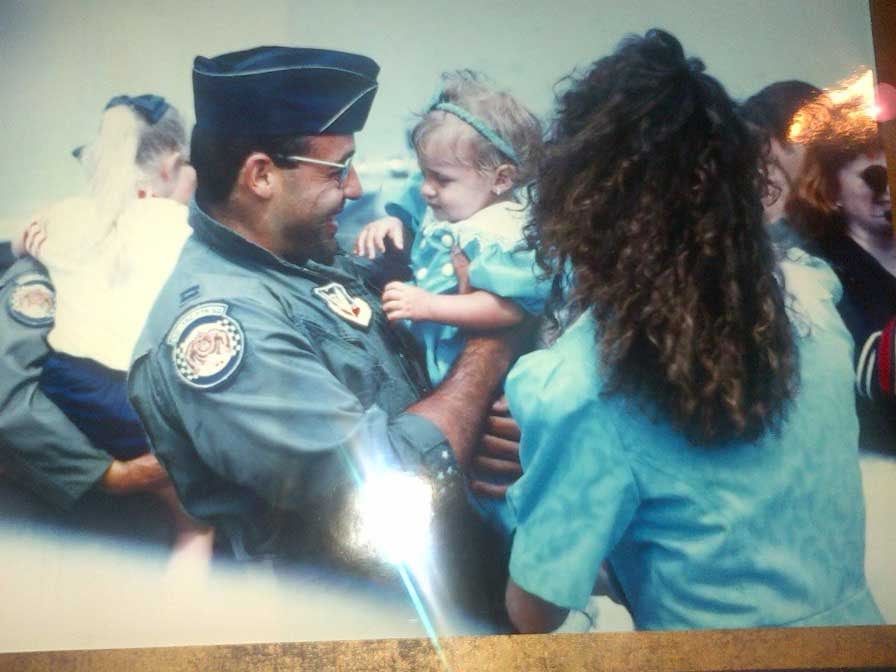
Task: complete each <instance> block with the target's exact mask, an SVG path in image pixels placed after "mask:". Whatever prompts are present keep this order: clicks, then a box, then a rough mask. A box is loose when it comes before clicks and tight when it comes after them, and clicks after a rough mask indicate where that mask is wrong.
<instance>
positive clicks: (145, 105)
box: [103, 93, 171, 125]
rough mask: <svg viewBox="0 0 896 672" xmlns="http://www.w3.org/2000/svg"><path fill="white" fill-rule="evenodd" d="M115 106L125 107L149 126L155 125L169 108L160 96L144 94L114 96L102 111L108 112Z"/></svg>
mask: <svg viewBox="0 0 896 672" xmlns="http://www.w3.org/2000/svg"><path fill="white" fill-rule="evenodd" d="M116 105H127V106H128V107H130V108H131V109H132V110H134V112H136V113H137V114H139V115H140V116H141V117H143V118H144V119H145V120H146V123H148V124H149V125H153V124H155V123H157V122H158V121H159V119H161V118H162V117H163V116H164V114H165V112H167V111H168V108H169V107H171V106H170V105H169V104H168V103H167V101H166V100H165V99H164V98H162V96H156V95H153V94H151V93H144V94H143V95H142V96H115V97H114V98H111V99H110V100H109V102H108V103H106V107H104V108H103V109H104V110H108V109H109V108H110V107H115V106H116Z"/></svg>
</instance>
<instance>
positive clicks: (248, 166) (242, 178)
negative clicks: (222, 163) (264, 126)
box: [237, 152, 279, 200]
mask: <svg viewBox="0 0 896 672" xmlns="http://www.w3.org/2000/svg"><path fill="white" fill-rule="evenodd" d="M275 168H276V166H274V162H273V161H271V157H270V156H268V155H267V154H265V153H264V152H252V153H251V154H250V155H249V156H247V157H246V160H245V161H244V162H243V167H242V168H240V172H239V176H238V177H237V184H239V185H240V186H242V187H243V188H244V189H246V190H248V191H249V192H251V193H252V194H254V195H255V196H257V197H258V198H262V199H265V200H267V199H269V198H271V197H272V196H273V195H274V190H275V189H276V186H277V183H278V179H279V175H278V173H277V171H276V170H275Z"/></svg>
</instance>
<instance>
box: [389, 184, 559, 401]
mask: <svg viewBox="0 0 896 672" xmlns="http://www.w3.org/2000/svg"><path fill="white" fill-rule="evenodd" d="M415 190H416V191H415ZM418 190H419V185H418V184H417V182H415V181H413V180H412V181H411V182H410V183H409V186H408V187H407V190H406V193H405V195H403V196H402V197H401V198H400V199H399V200H398V201H396V202H393V203H390V204H389V205H388V206H387V207H386V211H387V212H389V213H390V214H394V215H396V216H398V217H399V218H401V219H402V221H404V222H405V224H407V225H408V226H409V228H411V229H412V230H414V243H413V245H412V247H411V269H412V271H413V273H414V280H413V282H414V283H415V284H416V285H417V286H418V287H421V288H423V289H425V290H426V291H428V292H432V293H434V294H456V293H457V277H456V275H455V273H454V266H453V265H452V263H451V250H452V248H453V247H454V246H458V247H460V248H461V249H462V250H463V251H464V253H465V254H466V255H467V258H469V260H470V266H469V272H470V285H471V286H472V287H473V288H474V289H482V290H485V291H487V292H491V293H492V294H495V295H497V296H500V297H503V298H505V299H512V300H513V301H515V302H516V303H517V304H518V305H519V306H520V307H521V308H523V309H524V310H526V311H528V312H529V313H533V314H538V313H540V312H541V311H542V309H543V307H544V303H545V301H546V299H547V297H548V295H549V293H550V282H549V281H546V280H542V279H540V278H539V270H538V268H537V266H536V264H535V253H534V252H533V251H531V250H526V249H524V244H523V228H524V227H525V225H526V217H527V215H528V210H527V209H526V208H525V206H523V205H520V204H519V203H515V202H509V201H505V202H501V203H495V204H494V205H491V206H489V207H487V208H483V209H482V210H480V211H479V212H477V213H476V214H474V215H473V216H472V217H470V218H469V219H466V220H463V221H460V222H453V223H452V222H439V221H436V220H435V219H434V218H433V214H432V210H431V209H429V208H426V204H425V203H424V202H423V201H422V199H421V198H419V196H418V195H416V194H417V193H419V192H418ZM408 327H409V328H410V330H411V332H412V333H413V334H414V336H415V337H416V339H417V340H418V342H419V343H420V344H421V345H422V346H423V348H424V351H425V353H426V354H425V356H426V368H427V371H428V372H429V377H430V380H431V381H432V384H433V385H438V384H439V382H441V381H442V379H443V378H444V377H445V375H446V374H447V373H448V371H449V370H450V369H451V365H452V364H453V363H454V360H455V359H457V356H458V355H459V354H460V352H461V350H463V347H464V343H465V342H466V335H465V333H464V332H463V330H461V329H458V328H457V327H455V326H451V325H447V324H439V323H436V322H411V323H409V324H408Z"/></svg>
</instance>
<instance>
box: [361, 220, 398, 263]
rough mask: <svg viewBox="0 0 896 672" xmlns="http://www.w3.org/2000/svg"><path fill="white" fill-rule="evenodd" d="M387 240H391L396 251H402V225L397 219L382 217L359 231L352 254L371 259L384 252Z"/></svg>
mask: <svg viewBox="0 0 896 672" xmlns="http://www.w3.org/2000/svg"><path fill="white" fill-rule="evenodd" d="M387 238H391V239H392V243H393V244H394V245H395V247H396V248H397V249H399V250H403V249H404V225H403V224H402V223H401V220H400V219H398V217H391V216H388V217H382V218H380V219H377V220H374V221H372V222H370V223H369V224H368V225H367V226H365V227H364V228H363V229H361V233H359V234H358V239H357V240H356V241H355V248H354V253H355V254H357V255H359V256H362V257H367V258H368V259H373V258H374V257H376V255H377V254H382V253H384V252H385V251H386V239H387Z"/></svg>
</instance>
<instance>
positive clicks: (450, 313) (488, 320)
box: [383, 282, 524, 330]
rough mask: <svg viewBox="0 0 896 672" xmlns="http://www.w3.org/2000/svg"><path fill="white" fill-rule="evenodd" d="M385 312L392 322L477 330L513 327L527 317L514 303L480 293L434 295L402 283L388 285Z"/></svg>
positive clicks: (384, 302) (487, 293) (384, 305)
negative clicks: (433, 324)
mask: <svg viewBox="0 0 896 672" xmlns="http://www.w3.org/2000/svg"><path fill="white" fill-rule="evenodd" d="M383 310H385V311H386V317H388V318H389V320H390V321H395V320H414V321H428V322H439V323H441V324H450V325H453V326H455V327H460V328H461V329H477V330H478V329H499V328H501V327H511V326H513V325H515V324H519V323H520V322H522V320H523V316H524V312H523V310H522V308H520V307H519V306H518V305H516V303H514V302H513V301H511V300H509V299H502V298H501V297H499V296H495V295H494V294H492V293H491V292H486V291H484V290H481V289H475V290H473V291H472V292H470V293H468V294H433V293H432V292H427V291H426V290H425V289H421V288H420V287H416V286H414V285H408V284H406V283H403V282H390V283H389V284H388V285H386V288H385V291H384V292H383Z"/></svg>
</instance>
